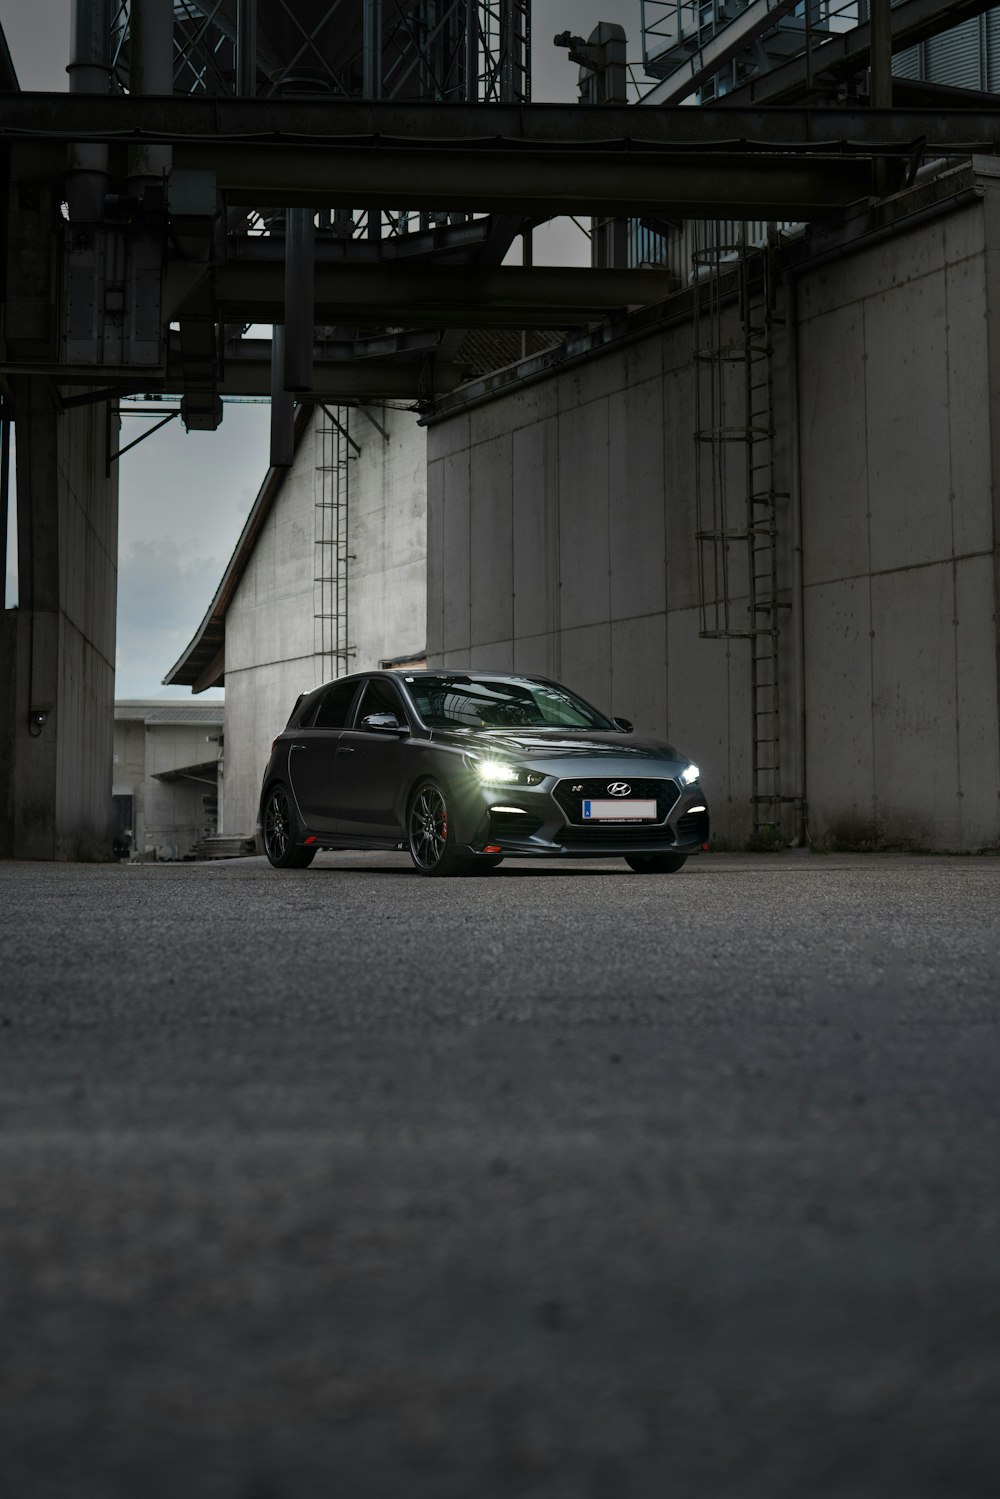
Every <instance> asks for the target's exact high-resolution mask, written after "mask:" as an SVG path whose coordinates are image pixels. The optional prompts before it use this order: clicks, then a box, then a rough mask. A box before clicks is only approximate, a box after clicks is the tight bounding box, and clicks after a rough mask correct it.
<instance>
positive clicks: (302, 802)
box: [288, 677, 361, 833]
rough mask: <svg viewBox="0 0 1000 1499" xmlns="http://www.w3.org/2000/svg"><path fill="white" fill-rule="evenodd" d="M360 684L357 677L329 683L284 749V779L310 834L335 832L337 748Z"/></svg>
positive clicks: (348, 721)
mask: <svg viewBox="0 0 1000 1499" xmlns="http://www.w3.org/2000/svg"><path fill="white" fill-rule="evenodd" d="M360 686H361V682H360V680H359V679H358V678H357V677H351V678H345V679H344V680H343V681H341V682H333V683H331V685H330V686H329V687H328V688H327V690H326V692H325V693H324V694H323V696H322V697H321V698H320V700H319V705H318V707H317V710H316V715H315V717H314V718H313V720H312V723H311V724H310V725H309V726H308V727H305V726H303V727H302V728H298V729H296V730H295V736H294V738H293V740H292V743H291V745H290V746H289V750H288V778H289V780H290V781H291V783H292V792H293V793H294V796H295V801H296V804H297V805H298V809H299V815H300V816H301V818H302V821H303V823H304V824H305V826H306V828H307V829H308V831H309V832H310V833H332V832H335V831H336V828H335V822H336V785H337V778H338V771H339V764H340V762H339V760H338V757H337V749H338V746H339V743H340V738H341V734H342V732H343V730H344V728H345V727H346V725H347V724H348V723H350V714H351V706H352V704H353V702H354V699H355V698H356V697H357V695H358V691H359V689H360Z"/></svg>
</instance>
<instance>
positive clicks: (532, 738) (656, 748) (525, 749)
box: [433, 729, 690, 774]
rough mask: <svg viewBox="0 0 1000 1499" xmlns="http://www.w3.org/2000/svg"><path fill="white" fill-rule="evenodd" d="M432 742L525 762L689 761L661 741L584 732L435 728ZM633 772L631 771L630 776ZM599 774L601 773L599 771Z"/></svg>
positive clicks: (680, 765)
mask: <svg viewBox="0 0 1000 1499" xmlns="http://www.w3.org/2000/svg"><path fill="white" fill-rule="evenodd" d="M433 738H434V741H435V743H438V744H451V745H454V746H455V748H456V749H458V748H460V749H465V750H468V751H469V752H470V753H471V754H476V755H498V756H500V757H502V758H504V759H509V760H519V761H523V762H528V761H532V762H535V761H545V760H551V761H561V760H565V759H567V758H568V757H572V758H573V759H574V760H576V759H587V760H596V761H598V762H600V763H601V764H604V763H610V762H611V761H614V760H621V761H625V762H627V763H628V764H629V765H635V766H636V769H638V764H639V762H641V761H643V760H657V761H659V762H660V764H661V765H662V764H663V762H664V761H665V760H669V761H673V762H674V764H676V765H677V766H678V767H682V766H684V765H687V764H689V763H690V762H689V761H688V760H687V759H686V758H685V757H684V756H683V755H679V754H678V753H677V751H676V750H675V749H674V747H673V745H672V744H667V743H666V742H665V741H664V740H662V739H637V738H636V737H635V736H634V735H632V734H616V733H614V732H611V733H599V732H597V731H590V730H585V729H569V730H566V731H563V732H557V731H552V732H549V733H537V734H533V733H532V732H531V730H530V729H523V730H515V729H509V730H506V731H505V732H503V733H491V732H490V731H489V730H483V729H464V730H462V729H460V730H457V731H456V730H452V729H435V730H434V733H433ZM635 773H636V772H635V771H633V774H635ZM598 774H600V771H598Z"/></svg>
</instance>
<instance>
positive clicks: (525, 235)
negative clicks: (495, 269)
mask: <svg viewBox="0 0 1000 1499" xmlns="http://www.w3.org/2000/svg"><path fill="white" fill-rule="evenodd" d="M534 259H535V243H534V237H533V231H532V228H531V225H530V224H529V225H528V227H527V228H526V229H522V230H521V265H522V266H523V267H524V269H525V270H530V269H531V267H532V265H533V264H534ZM527 357H528V331H527V329H526V328H522V329H521V358H522V359H527Z"/></svg>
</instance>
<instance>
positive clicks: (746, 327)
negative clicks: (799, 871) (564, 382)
mask: <svg viewBox="0 0 1000 1499" xmlns="http://www.w3.org/2000/svg"><path fill="white" fill-rule="evenodd" d="M746 230H747V226H746V225H743V226H739V228H738V232H737V234H736V236H735V237H733V238H731V239H730V240H729V241H727V242H721V241H719V240H718V239H717V238H715V237H714V236H715V231H714V228H713V226H712V225H711V224H707V223H706V224H705V225H704V226H702V233H701V235H700V239H699V243H698V245H697V248H696V249H695V251H694V254H693V257H692V258H693V261H694V329H695V353H694V365H695V488H696V502H697V527H696V532H695V536H696V542H697V554H698V601H699V609H700V631H699V633H700V634H701V636H702V638H704V639H709V640H747V641H748V642H749V645H750V712H751V800H752V809H753V829H754V832H755V833H756V834H761V833H763V832H764V831H765V830H770V829H773V830H776V831H777V830H778V829H779V827H780V814H781V806H782V803H783V802H785V801H793V800H794V798H792V797H784V796H783V795H782V791H781V675H780V667H781V660H780V653H779V641H780V634H781V613H782V610H783V609H785V608H786V607H787V605H786V604H784V603H783V602H782V601H781V600H780V598H779V588H778V504H779V502H780V501H781V500H782V499H785V498H787V495H786V494H785V493H784V492H783V491H780V490H779V489H778V488H777V483H776V474H775V441H774V435H775V420H774V368H773V356H774V333H775V328H776V326H777V325H778V324H779V323H780V319H779V318H778V317H777V316H776V314H775V311H774V300H775V298H774V274H773V256H772V251H771V247H770V243H769V241H765V243H764V244H763V245H754V244H751V243H749V242H748V236H747V232H746ZM734 313H735V316H734Z"/></svg>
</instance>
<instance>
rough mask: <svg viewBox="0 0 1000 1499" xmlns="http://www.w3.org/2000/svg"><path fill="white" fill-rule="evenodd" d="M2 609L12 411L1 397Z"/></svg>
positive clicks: (1, 602)
mask: <svg viewBox="0 0 1000 1499" xmlns="http://www.w3.org/2000/svg"><path fill="white" fill-rule="evenodd" d="M0 401H2V403H3V404H2V408H0V590H2V592H0V607H2V608H4V609H6V607H7V541H8V537H9V534H10V528H9V525H8V522H9V520H10V517H9V515H8V511H9V509H10V410H9V408H8V404H7V397H6V396H0Z"/></svg>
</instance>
